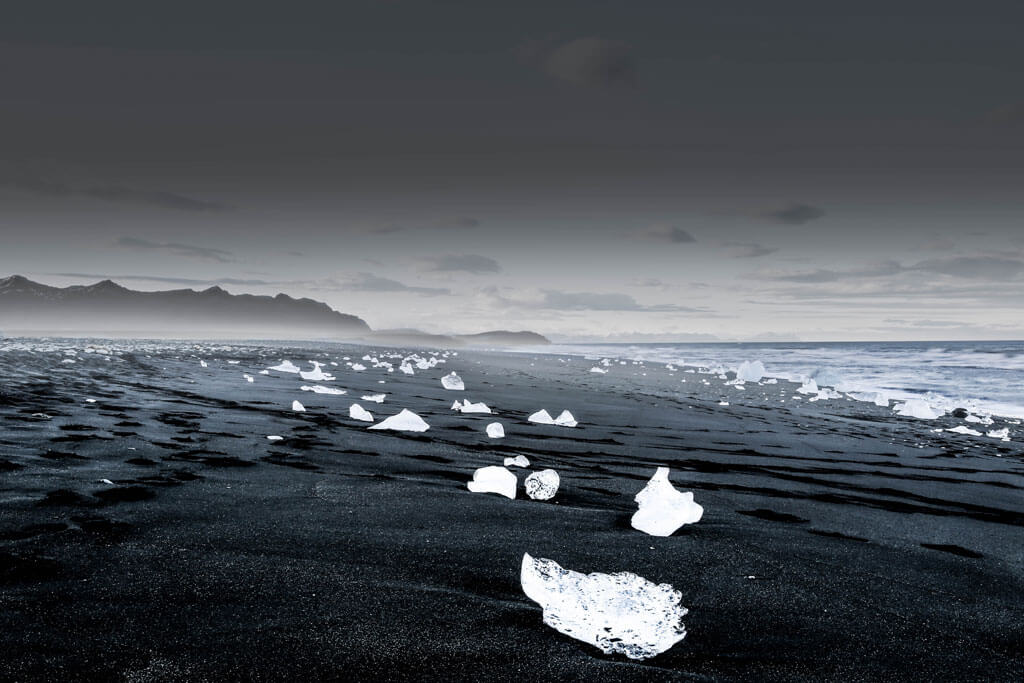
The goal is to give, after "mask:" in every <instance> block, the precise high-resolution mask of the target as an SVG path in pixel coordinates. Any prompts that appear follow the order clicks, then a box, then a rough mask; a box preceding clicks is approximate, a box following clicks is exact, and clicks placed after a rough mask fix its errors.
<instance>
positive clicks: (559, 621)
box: [519, 553, 688, 659]
mask: <svg viewBox="0 0 1024 683" xmlns="http://www.w3.org/2000/svg"><path fill="white" fill-rule="evenodd" d="M519 579H520V581H521V583H522V586H523V592H524V593H526V597H528V598H530V599H531V600H533V601H534V602H536V603H537V604H538V605H540V606H541V608H542V609H543V610H544V623H545V624H547V625H548V626H550V627H551V628H553V629H555V630H556V631H559V632H560V633H564V634H565V635H567V636H569V637H571V638H575V639H577V640H582V641H583V642H585V643H589V644H591V645H594V646H595V647H597V648H599V649H600V650H601V651H602V652H604V653H605V654H613V653H614V654H623V655H626V656H627V657H629V658H630V659H647V658H648V657H653V656H654V655H657V654H659V653H661V652H664V651H665V650H667V649H669V648H670V647H672V646H673V645H675V644H676V643H678V642H679V641H680V640H682V639H683V638H685V637H686V627H685V626H684V624H683V617H684V616H685V615H686V613H687V611H688V610H687V609H686V608H685V607H683V606H682V605H680V604H679V602H680V600H682V594H681V593H680V592H679V591H677V590H675V589H674V588H673V587H672V586H670V585H669V584H667V583H662V584H655V583H652V582H651V581H648V580H647V579H645V578H643V577H641V576H637V575H636V574H632V573H630V572H617V573H615V574H599V573H597V572H595V573H593V574H582V573H580V572H574V571H572V570H569V569H563V568H562V567H561V566H559V564H558V563H557V562H554V561H553V560H546V559H541V558H538V559H534V558H533V557H531V556H530V555H529V554H528V553H527V554H524V555H523V564H522V569H521V570H520V574H519Z"/></svg>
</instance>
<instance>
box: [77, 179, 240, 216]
mask: <svg viewBox="0 0 1024 683" xmlns="http://www.w3.org/2000/svg"><path fill="white" fill-rule="evenodd" d="M79 192H80V193H81V194H83V195H85V196H87V197H92V198H93V199H101V200H103V201H105V202H122V203H125V204H148V205H150V206H158V207H160V208H163V209H176V210H179V211H227V210H229V209H230V208H231V207H229V206H227V205H226V204H220V203H217V202H208V201H205V200H202V199H193V198H192V197H186V196H184V195H180V194H174V193H173V192H161V191H152V190H137V189H134V188H131V187H122V186H119V185H105V186H100V187H87V188H84V189H82V190H79Z"/></svg>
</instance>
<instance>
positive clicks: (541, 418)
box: [526, 408, 555, 425]
mask: <svg viewBox="0 0 1024 683" xmlns="http://www.w3.org/2000/svg"><path fill="white" fill-rule="evenodd" d="M526 419H527V420H529V421H530V422H536V423H537V424H539V425H553V424H555V420H554V418H552V417H551V415H550V414H549V413H548V411H546V410H544V409H543V408H542V409H540V410H538V411H537V412H536V413H534V414H533V415H531V416H530V417H528V418H526Z"/></svg>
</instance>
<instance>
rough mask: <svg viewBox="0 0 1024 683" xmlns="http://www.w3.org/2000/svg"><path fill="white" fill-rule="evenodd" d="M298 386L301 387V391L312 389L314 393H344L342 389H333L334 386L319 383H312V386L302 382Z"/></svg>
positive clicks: (338, 394)
mask: <svg viewBox="0 0 1024 683" xmlns="http://www.w3.org/2000/svg"><path fill="white" fill-rule="evenodd" d="M299 388H300V389H302V390H303V391H312V392H313V393H314V394H331V395H334V396H341V395H342V394H344V393H346V392H345V390H344V389H335V388H334V387H325V386H323V385H320V384H314V385H312V386H310V385H308V384H303V385H302V386H301V387H299Z"/></svg>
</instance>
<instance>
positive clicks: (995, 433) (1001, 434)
mask: <svg viewBox="0 0 1024 683" xmlns="http://www.w3.org/2000/svg"><path fill="white" fill-rule="evenodd" d="M988 436H991V437H992V438H993V439H1002V440H1003V441H1009V440H1010V428H1009V427H1003V428H1002V429H993V430H992V431H991V432H989V433H988Z"/></svg>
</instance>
